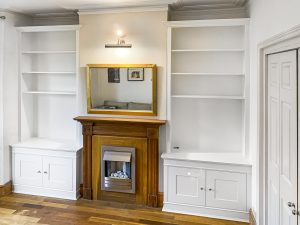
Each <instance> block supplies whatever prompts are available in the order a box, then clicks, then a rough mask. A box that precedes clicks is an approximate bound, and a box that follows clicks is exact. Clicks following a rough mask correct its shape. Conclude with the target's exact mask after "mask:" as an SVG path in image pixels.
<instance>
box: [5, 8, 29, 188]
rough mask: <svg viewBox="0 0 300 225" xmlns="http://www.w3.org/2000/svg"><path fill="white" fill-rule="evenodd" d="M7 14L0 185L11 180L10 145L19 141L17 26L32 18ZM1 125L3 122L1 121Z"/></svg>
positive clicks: (26, 22)
mask: <svg viewBox="0 0 300 225" xmlns="http://www.w3.org/2000/svg"><path fill="white" fill-rule="evenodd" d="M1 15H4V16H6V19H5V20H4V21H3V23H4V27H3V29H4V32H3V34H1V33H0V35H3V36H2V38H3V44H4V45H3V46H4V47H3V56H4V57H3V68H2V69H1V70H2V71H3V72H2V74H1V73H0V76H1V75H2V78H1V79H0V82H1V81H3V83H0V85H1V86H2V88H0V91H1V89H2V95H3V102H0V104H3V105H2V106H3V126H2V127H1V128H0V129H3V131H4V132H3V143H2V145H1V146H0V185H1V184H5V183H6V182H8V181H10V180H11V158H10V155H11V154H10V149H9V145H10V144H12V143H15V142H17V141H18V54H17V43H18V42H17V41H18V38H17V32H16V29H15V26H24V25H28V24H30V23H31V18H29V17H26V16H23V15H19V14H14V13H9V12H1ZM0 118H1V117H0ZM0 125H1V123H0Z"/></svg>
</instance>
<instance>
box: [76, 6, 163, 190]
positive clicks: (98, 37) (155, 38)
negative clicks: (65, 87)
mask: <svg viewBox="0 0 300 225" xmlns="http://www.w3.org/2000/svg"><path fill="white" fill-rule="evenodd" d="M166 20H167V12H166V11H157V12H129V13H125V12H124V13H111V14H97V15H80V17H79V21H80V25H81V26H82V27H81V29H80V67H81V71H82V78H83V81H82V82H81V83H82V85H83V86H82V91H81V92H82V93H83V96H82V103H83V104H82V109H81V112H82V114H86V97H85V93H86V81H85V76H84V75H85V67H86V64H92V63H94V64H114V63H116V64H148V63H149V64H156V65H157V83H158V87H157V90H158V93H157V95H158V98H157V99H158V105H157V106H158V116H157V117H156V118H158V119H166V87H167V85H166V48H167V43H166V42H167V28H166V27H165V26H164V25H163V23H162V21H166ZM117 29H122V30H123V31H124V33H125V34H126V37H125V40H126V42H127V43H130V44H132V48H130V49H111V48H104V45H105V44H107V43H116V41H117V37H116V34H115V32H116V30H117ZM98 116H99V115H98ZM165 136H166V135H165V129H164V128H163V129H161V130H160V138H161V141H160V151H161V152H164V151H165ZM159 183H160V188H159V189H160V191H162V190H163V188H162V183H163V182H162V162H160V182H159Z"/></svg>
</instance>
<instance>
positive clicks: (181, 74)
mask: <svg viewBox="0 0 300 225" xmlns="http://www.w3.org/2000/svg"><path fill="white" fill-rule="evenodd" d="M171 75H174V76H245V74H244V73H171Z"/></svg>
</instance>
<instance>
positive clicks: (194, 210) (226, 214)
mask: <svg viewBox="0 0 300 225" xmlns="http://www.w3.org/2000/svg"><path fill="white" fill-rule="evenodd" d="M162 210H163V211H164V212H172V213H180V214H187V215H194V216H204V217H211V218H216V219H225V220H233V221H241V222H249V212H243V211H233V210H224V209H215V208H207V207H200V206H190V205H185V204H176V203H169V202H164V207H163V209H162Z"/></svg>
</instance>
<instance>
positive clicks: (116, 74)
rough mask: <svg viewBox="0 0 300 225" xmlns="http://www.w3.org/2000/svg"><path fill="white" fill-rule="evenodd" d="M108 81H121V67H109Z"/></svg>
mask: <svg viewBox="0 0 300 225" xmlns="http://www.w3.org/2000/svg"><path fill="white" fill-rule="evenodd" d="M107 74H108V83H120V68H108V69H107Z"/></svg>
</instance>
